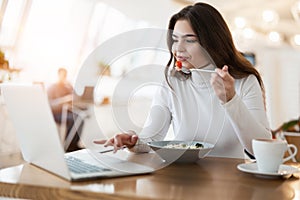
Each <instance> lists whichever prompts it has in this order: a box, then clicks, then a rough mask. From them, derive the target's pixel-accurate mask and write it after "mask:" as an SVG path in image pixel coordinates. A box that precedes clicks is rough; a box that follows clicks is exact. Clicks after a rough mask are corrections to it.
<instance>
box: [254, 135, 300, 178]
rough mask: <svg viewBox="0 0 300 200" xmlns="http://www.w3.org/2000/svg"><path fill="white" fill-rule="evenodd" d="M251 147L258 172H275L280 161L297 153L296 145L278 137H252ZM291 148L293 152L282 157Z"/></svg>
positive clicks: (284, 160) (282, 161)
mask: <svg viewBox="0 0 300 200" xmlns="http://www.w3.org/2000/svg"><path fill="white" fill-rule="evenodd" d="M252 148H253V152H254V156H255V158H256V163H257V168H258V171H260V172H266V173H277V172H278V170H279V167H280V165H281V164H282V163H284V162H286V161H288V160H290V159H291V158H293V157H294V156H295V155H296V154H297V147H296V146H295V145H293V144H288V143H287V142H286V141H285V140H280V139H253V140H252ZM288 148H292V149H294V150H293V153H292V154H291V155H289V156H288V157H286V158H284V153H285V152H286V151H287V150H288Z"/></svg>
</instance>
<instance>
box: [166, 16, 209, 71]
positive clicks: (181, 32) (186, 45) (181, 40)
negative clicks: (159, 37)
mask: <svg viewBox="0 0 300 200" xmlns="http://www.w3.org/2000/svg"><path fill="white" fill-rule="evenodd" d="M172 38H173V41H174V43H173V46H172V53H173V55H174V57H175V58H176V60H179V61H181V62H182V65H183V66H184V67H186V68H201V66H204V65H206V64H208V62H209V59H208V58H206V56H205V53H204V52H203V51H204V49H203V48H202V47H201V45H200V43H199V40H198V37H197V35H196V34H195V32H194V31H193V29H192V27H191V25H190V23H189V22H188V21H187V20H178V21H177V22H176V24H175V26H174V32H173V34H172Z"/></svg>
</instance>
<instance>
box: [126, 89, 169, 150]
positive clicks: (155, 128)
mask: <svg viewBox="0 0 300 200" xmlns="http://www.w3.org/2000/svg"><path fill="white" fill-rule="evenodd" d="M170 123H171V112H170V110H169V105H168V88H166V86H162V87H160V88H159V89H158V91H157V92H156V94H155V96H154V99H153V101H152V105H151V109H150V112H149V114H148V117H147V119H146V122H145V124H144V127H143V129H142V131H141V132H140V133H138V136H139V140H138V142H137V144H136V145H135V146H134V147H133V148H132V149H130V150H131V151H133V152H149V151H150V147H149V146H148V145H147V144H146V143H147V142H150V141H158V140H163V139H164V138H165V136H166V134H167V132H168V129H169V127H170Z"/></svg>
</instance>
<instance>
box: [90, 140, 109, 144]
mask: <svg viewBox="0 0 300 200" xmlns="http://www.w3.org/2000/svg"><path fill="white" fill-rule="evenodd" d="M106 141H107V140H94V141H93V142H94V143H95V144H105V143H106Z"/></svg>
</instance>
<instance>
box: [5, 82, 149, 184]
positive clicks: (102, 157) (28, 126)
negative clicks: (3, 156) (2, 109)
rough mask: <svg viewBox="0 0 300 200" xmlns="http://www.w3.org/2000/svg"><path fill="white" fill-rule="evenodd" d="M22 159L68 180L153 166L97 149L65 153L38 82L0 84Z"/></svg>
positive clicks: (143, 171) (146, 170)
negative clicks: (32, 83) (36, 83)
mask: <svg viewBox="0 0 300 200" xmlns="http://www.w3.org/2000/svg"><path fill="white" fill-rule="evenodd" d="M0 89H1V93H2V96H3V100H4V104H5V105H6V109H7V112H8V116H9V118H10V120H11V121H12V124H13V126H14V128H15V131H16V136H17V139H18V141H19V144H20V149H21V152H22V155H23V158H24V160H25V161H27V162H29V163H31V164H33V165H36V166H38V167H40V168H42V169H45V170H47V171H49V172H51V173H53V174H56V175H58V176H60V177H62V178H64V179H66V180H69V181H82V180H87V179H96V178H108V177H120V176H130V175H137V174H147V173H151V172H153V171H154V169H153V168H151V167H148V166H145V165H141V164H137V163H134V162H130V161H127V160H122V159H119V158H117V157H116V156H113V155H107V154H104V153H100V152H98V151H97V150H92V149H83V150H78V151H74V152H70V153H65V152H64V149H63V146H62V143H61V141H60V137H59V133H58V130H57V126H56V123H55V121H54V118H53V115H52V112H51V109H50V105H49V102H48V97H47V93H46V91H45V90H44V88H43V87H42V86H41V85H16V84H5V85H0Z"/></svg>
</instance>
